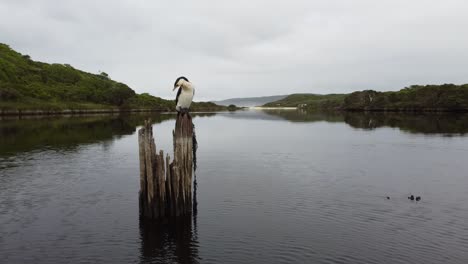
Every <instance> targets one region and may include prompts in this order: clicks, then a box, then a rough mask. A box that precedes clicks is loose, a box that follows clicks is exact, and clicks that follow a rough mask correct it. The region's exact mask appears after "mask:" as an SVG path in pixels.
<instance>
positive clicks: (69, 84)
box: [0, 43, 228, 111]
mask: <svg viewBox="0 0 468 264" xmlns="http://www.w3.org/2000/svg"><path fill="white" fill-rule="evenodd" d="M116 108H118V109H123V110H125V109H151V110H156V111H171V110H173V109H175V102H174V101H173V100H165V99H162V98H159V97H155V96H152V95H149V94H147V93H144V94H137V93H135V91H134V90H133V89H131V88H130V87H128V86H127V85H126V84H124V83H120V82H117V81H114V80H112V79H111V78H110V77H109V75H108V74H107V73H105V72H101V73H100V74H92V73H88V72H84V71H81V70H78V69H75V68H74V67H72V66H71V65H69V64H56V63H54V64H48V63H43V62H38V61H33V60H32V59H31V58H30V56H28V55H23V54H21V53H18V52H16V51H14V50H13V49H11V48H10V47H9V46H8V45H6V44H2V43H0V109H3V110H48V111H50V110H52V111H60V110H67V109H101V110H102V109H104V110H105V109H116ZM192 110H193V111H219V110H228V108H227V107H225V106H219V105H216V104H214V103H210V102H194V103H193V105H192Z"/></svg>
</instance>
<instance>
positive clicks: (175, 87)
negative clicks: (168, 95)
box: [172, 86, 180, 91]
mask: <svg viewBox="0 0 468 264" xmlns="http://www.w3.org/2000/svg"><path fill="white" fill-rule="evenodd" d="M179 87H180V86H174V89H172V91H175V90H176V89H179Z"/></svg>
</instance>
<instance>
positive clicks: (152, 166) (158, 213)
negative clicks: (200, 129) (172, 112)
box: [138, 113, 193, 220]
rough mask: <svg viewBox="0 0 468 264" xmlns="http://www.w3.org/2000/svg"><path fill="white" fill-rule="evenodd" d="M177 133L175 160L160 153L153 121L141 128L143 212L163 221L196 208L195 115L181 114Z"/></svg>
mask: <svg viewBox="0 0 468 264" xmlns="http://www.w3.org/2000/svg"><path fill="white" fill-rule="evenodd" d="M172 133H173V141H174V160H173V161H172V162H170V157H169V154H166V156H165V157H164V152H163V151H162V150H160V151H159V154H157V151H156V144H155V142H154V137H153V129H152V126H151V122H150V121H149V120H147V121H145V124H144V126H143V128H141V129H140V130H139V131H138V143H139V150H140V151H139V154H140V155H139V156H140V194H139V195H140V197H139V199H140V214H141V215H142V216H143V217H145V218H149V219H155V220H162V219H166V218H171V217H177V216H184V215H188V214H190V213H191V211H192V173H193V171H192V166H193V164H192V162H193V138H192V136H193V124H192V118H191V116H190V115H189V114H188V113H187V114H184V115H182V114H180V115H178V116H177V119H176V125H175V129H174V131H173V132H172Z"/></svg>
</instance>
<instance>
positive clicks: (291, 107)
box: [248, 106, 297, 110]
mask: <svg viewBox="0 0 468 264" xmlns="http://www.w3.org/2000/svg"><path fill="white" fill-rule="evenodd" d="M248 109H258V110H277V109H280V110H296V109H297V107H295V106H283V107H274V106H270V107H268V106H252V107H248Z"/></svg>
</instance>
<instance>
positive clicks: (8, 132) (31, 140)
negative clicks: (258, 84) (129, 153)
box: [0, 113, 214, 156]
mask: <svg viewBox="0 0 468 264" xmlns="http://www.w3.org/2000/svg"><path fill="white" fill-rule="evenodd" d="M209 115H214V113H200V114H194V116H209ZM148 118H150V119H151V121H152V123H153V124H157V123H161V122H163V121H166V120H169V119H174V118H175V115H174V114H158V113H153V114H131V115H88V116H61V117H35V116H32V117H21V118H19V117H0V146H1V148H0V156H5V155H13V154H15V153H18V152H26V151H30V150H38V149H50V148H52V149H73V148H76V147H77V146H78V145H81V144H90V143H96V142H103V144H104V146H106V144H107V146H108V145H109V144H111V141H112V139H117V138H119V137H121V136H124V135H132V134H133V133H134V132H135V131H136V127H137V126H140V125H142V124H143V122H144V120H145V119H148Z"/></svg>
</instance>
